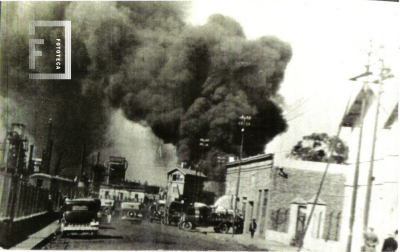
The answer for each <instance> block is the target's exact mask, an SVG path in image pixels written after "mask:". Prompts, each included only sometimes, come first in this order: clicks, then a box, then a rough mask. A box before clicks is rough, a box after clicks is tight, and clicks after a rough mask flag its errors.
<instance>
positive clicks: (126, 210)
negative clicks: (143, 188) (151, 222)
mask: <svg viewBox="0 0 400 252" xmlns="http://www.w3.org/2000/svg"><path fill="white" fill-rule="evenodd" d="M120 215H121V216H122V220H128V221H132V222H139V223H141V222H142V218H143V214H142V203H138V202H122V203H121V211H120Z"/></svg>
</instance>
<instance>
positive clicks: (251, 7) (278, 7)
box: [188, 0, 400, 152]
mask: <svg viewBox="0 0 400 252" xmlns="http://www.w3.org/2000/svg"><path fill="white" fill-rule="evenodd" d="M399 7H400V4H399V3H392V2H376V1H285V0H284V1H282V0H279V1H278V0H277V1H218V0H217V1H215V0H213V1H197V2H193V4H192V9H191V12H190V13H191V15H189V16H188V21H189V22H191V23H193V24H204V23H205V22H206V20H207V17H208V16H209V15H211V14H213V13H221V14H224V15H227V16H231V17H233V18H235V19H236V20H237V21H239V22H240V23H241V25H242V27H243V29H244V32H245V34H246V36H247V38H248V39H255V38H257V37H260V36H264V35H275V36H277V37H279V38H280V39H282V40H284V41H286V42H289V43H290V44H291V46H292V48H293V58H292V60H291V62H290V63H289V65H288V68H287V70H286V74H285V80H284V82H283V84H282V85H281V89H280V94H281V95H283V96H284V97H285V101H286V105H285V114H286V115H287V116H286V117H287V119H288V121H289V129H288V131H287V133H285V134H283V135H282V136H281V137H282V138H281V139H280V140H279V141H273V142H271V143H270V144H269V146H268V148H267V150H268V152H270V151H271V152H273V151H275V152H277V151H288V150H290V149H291V148H292V146H293V145H294V144H296V143H297V142H298V141H299V140H301V138H302V136H304V135H308V134H311V133H314V132H317V133H322V132H326V133H328V134H330V135H335V134H336V131H337V127H338V123H339V120H340V117H341V116H342V114H343V111H344V109H345V107H346V104H347V101H348V98H349V94H350V93H351V92H352V89H354V86H355V85H354V83H352V82H349V81H348V79H349V78H351V77H354V76H357V75H359V74H361V73H363V72H364V71H365V68H364V65H365V64H366V63H367V61H366V59H367V57H366V55H367V54H366V52H367V50H368V48H369V45H370V40H372V44H373V51H374V52H376V48H378V47H379V46H380V45H384V46H385V51H384V52H382V50H381V52H380V53H384V56H385V57H384V58H385V61H386V62H388V64H389V65H390V66H391V67H392V69H393V71H392V72H393V73H394V75H395V76H396V77H398V76H400V71H399V70H400V64H399V61H398V60H399V59H400V53H399V48H400V43H399V27H400V26H399V24H400V22H399V20H400V17H399V14H400V12H399V10H400V8H399ZM372 62H373V63H376V62H377V58H376V56H375V57H373V58H372ZM377 66H378V65H377V64H375V65H374V68H376V67H377ZM395 67H396V68H395ZM276 140H278V139H277V138H276ZM277 142H279V143H277Z"/></svg>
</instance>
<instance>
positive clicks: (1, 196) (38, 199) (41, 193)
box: [0, 173, 54, 221]
mask: <svg viewBox="0 0 400 252" xmlns="http://www.w3.org/2000/svg"><path fill="white" fill-rule="evenodd" d="M0 190H1V191H0V221H4V220H13V221H17V220H22V219H27V218H31V217H34V216H37V215H40V214H43V213H46V212H47V211H48V210H50V209H52V207H53V204H54V202H51V201H49V190H46V189H42V188H40V187H35V186H32V185H29V184H28V183H27V182H25V181H22V180H20V179H18V178H15V177H13V176H12V175H11V174H6V173H0Z"/></svg>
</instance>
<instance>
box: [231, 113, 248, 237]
mask: <svg viewBox="0 0 400 252" xmlns="http://www.w3.org/2000/svg"><path fill="white" fill-rule="evenodd" d="M239 120H240V121H239V125H240V126H241V128H242V129H241V132H242V141H241V144H240V154H239V171H238V180H237V183H236V195H235V211H234V212H233V227H232V238H233V237H234V235H235V230H234V228H235V220H236V212H237V201H238V197H239V185H240V172H241V169H242V153H243V140H244V128H245V127H246V126H250V120H251V116H244V115H242V116H241V117H240V118H239Z"/></svg>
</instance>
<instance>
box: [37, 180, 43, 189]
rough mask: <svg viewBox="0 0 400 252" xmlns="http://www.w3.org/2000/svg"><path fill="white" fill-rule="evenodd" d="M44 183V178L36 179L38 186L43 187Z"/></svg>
mask: <svg viewBox="0 0 400 252" xmlns="http://www.w3.org/2000/svg"><path fill="white" fill-rule="evenodd" d="M42 185H43V180H42V179H38V180H37V181H36V186H37V187H42Z"/></svg>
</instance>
